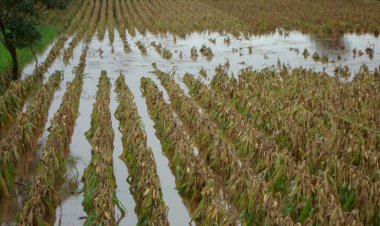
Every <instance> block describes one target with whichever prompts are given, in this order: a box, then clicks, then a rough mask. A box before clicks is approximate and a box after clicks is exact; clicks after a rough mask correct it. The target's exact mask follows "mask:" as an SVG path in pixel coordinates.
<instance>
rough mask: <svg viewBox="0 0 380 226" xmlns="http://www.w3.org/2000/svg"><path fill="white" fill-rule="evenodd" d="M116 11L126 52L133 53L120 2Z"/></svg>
mask: <svg viewBox="0 0 380 226" xmlns="http://www.w3.org/2000/svg"><path fill="white" fill-rule="evenodd" d="M115 11H116V21H117V29H118V32H119V36H120V39H121V40H122V42H123V46H124V52H125V53H129V52H131V48H130V46H129V44H128V41H127V35H126V26H125V18H124V16H123V14H122V11H121V7H120V4H119V1H116V3H115Z"/></svg>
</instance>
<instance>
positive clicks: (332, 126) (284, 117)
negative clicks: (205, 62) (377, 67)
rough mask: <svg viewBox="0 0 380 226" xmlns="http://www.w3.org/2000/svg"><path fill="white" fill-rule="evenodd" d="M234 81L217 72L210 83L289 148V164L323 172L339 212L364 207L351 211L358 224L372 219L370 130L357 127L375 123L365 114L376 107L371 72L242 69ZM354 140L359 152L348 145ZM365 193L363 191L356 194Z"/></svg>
mask: <svg viewBox="0 0 380 226" xmlns="http://www.w3.org/2000/svg"><path fill="white" fill-rule="evenodd" d="M239 80H240V81H239V82H237V81H235V80H234V79H228V77H227V76H226V74H225V73H217V75H216V76H215V77H214V79H213V81H212V82H211V87H212V88H213V89H214V90H218V92H222V93H223V95H224V97H225V98H226V99H227V100H228V101H229V102H231V103H233V104H234V105H235V107H236V109H238V111H239V112H240V113H241V114H242V115H243V116H244V117H246V118H247V119H248V120H253V121H254V124H252V125H253V126H255V127H256V128H258V129H260V130H262V131H264V132H265V133H266V134H267V136H268V137H271V138H272V139H274V141H275V142H276V145H277V146H278V147H280V148H282V149H287V150H289V151H290V154H291V156H292V158H293V159H294V160H295V161H296V162H301V164H303V165H306V166H307V167H306V169H305V171H306V172H305V173H307V172H309V174H314V175H319V178H326V173H327V175H328V176H329V178H330V179H329V183H326V184H327V185H329V186H330V187H332V188H334V189H333V190H331V189H329V191H330V192H328V194H329V195H331V194H334V196H336V197H337V198H336V199H338V200H339V201H340V203H341V208H342V210H343V211H344V212H347V213H349V212H352V211H355V209H356V208H358V209H363V208H364V209H366V210H363V211H360V212H359V217H360V219H361V220H362V222H366V223H368V222H376V221H377V220H376V212H378V211H379V210H378V207H377V206H376V204H375V203H377V202H378V201H377V200H378V198H377V197H378V196H377V195H375V194H376V191H377V190H378V181H379V178H378V177H376V176H375V177H374V175H376V174H377V173H376V172H378V171H379V168H378V167H377V166H376V164H377V163H376V162H377V159H378V158H377V157H375V156H376V155H377V154H376V151H375V149H374V148H375V147H376V146H377V145H378V143H377V141H376V136H377V135H376V130H373V129H371V128H369V127H370V126H363V124H364V125H366V124H367V125H376V123H377V120H378V118H377V117H376V116H374V115H373V114H375V112H376V109H378V107H377V105H378V104H377V103H378V100H376V99H378V95H377V94H375V93H376V92H378V90H377V89H376V88H375V87H374V86H376V82H375V81H376V76H375V75H370V74H369V72H368V71H366V70H363V71H361V72H360V73H358V74H357V76H356V77H355V79H354V81H353V82H349V83H341V82H340V81H339V80H338V79H337V78H332V77H329V76H327V75H324V74H319V73H315V72H312V71H307V70H294V71H291V72H288V71H287V70H282V71H280V72H279V73H277V72H275V71H272V70H269V71H268V70H264V71H262V72H254V71H252V70H250V69H248V70H244V71H241V73H240V76H239ZM359 83H360V85H358V84H359ZM336 90H339V92H338V93H337V92H336ZM354 90H357V91H359V90H361V91H360V92H358V93H362V95H365V96H366V98H365V99H364V98H363V96H362V95H357V94H354V92H355V91H354ZM355 93H356V92H355ZM347 111H349V112H351V114H350V117H351V118H352V119H351V120H348V119H346V118H345V117H342V116H341V115H343V114H345V112H347ZM268 112H270V114H269V113H268ZM359 115H361V116H359ZM353 120H356V121H358V120H360V121H362V122H361V123H356V122H353ZM346 134H351V135H350V136H347V135H346ZM364 134H365V135H364ZM363 136H366V137H367V138H366V139H362V138H361V137H363ZM358 142H359V143H360V145H359V146H361V148H363V149H362V150H365V152H364V153H365V154H364V153H363V154H362V155H361V154H359V153H358V152H359V150H360V149H361V148H360V149H356V148H355V147H357V148H358V147H359V146H358ZM344 150H347V151H344ZM365 156H368V158H367V157H365ZM369 156H372V157H369ZM369 159H372V161H369ZM353 172H355V173H353ZM358 178H361V179H360V180H359V179H358ZM325 192H326V191H325ZM331 192H332V193H331ZM368 193H369V194H371V195H369V196H368V195H364V194H368ZM326 202H328V203H329V202H330V201H329V200H328V199H327V200H326ZM321 210H322V209H321ZM355 212H356V211H355ZM350 215H352V214H350ZM343 218H344V217H343Z"/></svg>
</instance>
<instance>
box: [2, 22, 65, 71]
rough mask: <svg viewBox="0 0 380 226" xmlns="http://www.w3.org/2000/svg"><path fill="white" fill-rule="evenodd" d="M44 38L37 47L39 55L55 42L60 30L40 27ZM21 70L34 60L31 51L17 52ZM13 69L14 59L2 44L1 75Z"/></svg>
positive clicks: (46, 26) (51, 27) (47, 26)
mask: <svg viewBox="0 0 380 226" xmlns="http://www.w3.org/2000/svg"><path fill="white" fill-rule="evenodd" d="M39 30H40V31H41V34H42V38H41V40H40V41H39V42H38V43H37V45H36V50H37V53H39V54H40V53H42V52H43V51H44V50H45V49H46V47H47V46H48V45H49V44H50V43H52V42H53V41H54V39H55V38H56V37H57V35H58V29H57V28H56V27H53V26H50V25H41V26H39ZM17 58H18V60H19V64H20V68H23V67H24V66H25V65H27V64H28V63H30V62H32V61H33V60H34V57H33V54H32V52H31V51H30V50H29V49H20V50H18V51H17ZM11 67H12V58H11V55H10V54H9V52H8V50H7V49H6V48H5V47H4V45H3V44H0V74H3V73H5V72H7V70H9V69H10V68H11Z"/></svg>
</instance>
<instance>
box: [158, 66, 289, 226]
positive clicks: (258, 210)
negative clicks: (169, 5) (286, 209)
mask: <svg viewBox="0 0 380 226" xmlns="http://www.w3.org/2000/svg"><path fill="white" fill-rule="evenodd" d="M155 74H156V75H157V76H158V78H159V79H160V81H161V83H162V85H163V86H164V87H165V89H166V90H167V91H168V94H169V97H170V98H171V102H170V103H171V106H172V108H173V109H174V111H175V112H176V113H177V114H178V116H179V118H180V119H181V120H182V122H183V123H184V125H185V127H186V128H191V129H190V130H189V133H190V134H191V136H192V137H193V139H194V141H195V142H196V144H197V147H198V148H199V150H200V153H201V155H202V156H203V158H204V160H205V161H206V162H207V163H208V164H210V167H211V168H212V169H213V170H214V171H215V172H216V173H217V174H219V175H222V178H223V181H225V185H224V186H225V187H226V190H227V191H228V193H229V195H230V199H231V200H233V203H234V205H235V206H236V209H237V210H238V211H239V212H240V213H239V214H240V218H241V220H242V221H243V222H245V224H247V225H251V224H252V223H254V222H256V223H257V224H263V223H265V222H267V223H269V222H272V220H273V221H275V222H277V223H281V224H283V225H292V224H293V221H292V220H291V219H290V218H289V217H287V216H285V215H284V214H283V213H282V211H281V209H280V206H279V204H278V201H277V200H276V198H275V197H273V195H272V194H271V192H270V190H269V187H268V184H266V182H265V180H264V179H265V178H263V176H265V175H261V176H255V175H253V172H252V171H251V170H249V169H250V167H249V166H248V165H247V164H246V163H245V162H241V161H239V158H238V157H237V155H236V150H235V149H234V147H233V146H231V145H230V144H229V143H228V142H226V141H225V140H224V139H221V138H220V136H219V135H218V132H217V128H216V126H215V125H214V124H213V123H212V122H210V120H209V119H208V118H207V116H206V115H205V114H203V113H201V112H200V111H199V108H198V107H197V105H196V103H195V102H194V101H193V100H192V99H190V98H188V97H187V96H186V95H185V94H184V92H183V91H182V89H181V88H180V87H179V85H177V84H176V83H175V82H174V79H173V78H171V77H170V75H168V74H166V73H163V72H161V71H155ZM244 178H252V180H246V179H244ZM253 197H256V198H255V199H253ZM258 197H261V198H258ZM264 197H265V198H264ZM259 200H260V201H259ZM261 201H262V202H261ZM269 203H270V204H269ZM270 216H271V217H270ZM273 216H276V217H275V218H273Z"/></svg>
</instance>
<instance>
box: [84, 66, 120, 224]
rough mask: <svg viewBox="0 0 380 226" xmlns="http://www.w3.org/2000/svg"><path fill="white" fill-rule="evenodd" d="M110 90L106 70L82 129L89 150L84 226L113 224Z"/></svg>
mask: <svg viewBox="0 0 380 226" xmlns="http://www.w3.org/2000/svg"><path fill="white" fill-rule="evenodd" d="M110 91H111V82H110V81H109V78H108V77H107V72H105V71H102V72H101V76H100V78H99V84H98V91H97V94H96V102H95V103H94V108H93V111H92V114H91V128H90V129H89V130H88V131H87V132H86V137H87V140H88V141H89V143H90V144H91V146H92V151H91V161H90V163H89V165H88V166H87V167H86V169H85V171H84V175H83V177H82V181H83V183H84V187H83V196H84V199H83V202H82V205H83V208H84V210H85V211H86V212H87V215H88V216H87V218H86V221H85V223H84V224H85V225H115V224H116V220H115V205H119V206H120V204H119V203H118V199H117V197H116V182H115V176H114V173H113V149H114V147H113V139H114V132H113V129H112V121H111V112H110V108H109V105H110ZM120 207H121V206H120ZM121 210H122V209H121Z"/></svg>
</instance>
